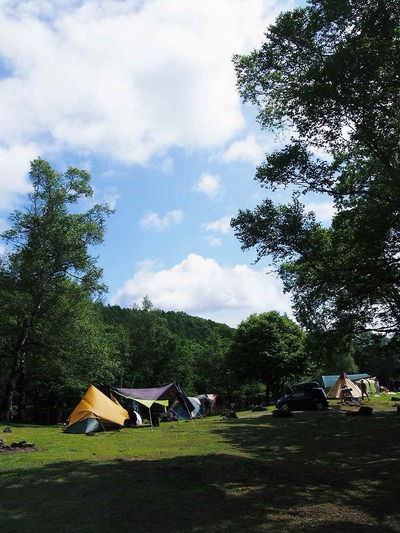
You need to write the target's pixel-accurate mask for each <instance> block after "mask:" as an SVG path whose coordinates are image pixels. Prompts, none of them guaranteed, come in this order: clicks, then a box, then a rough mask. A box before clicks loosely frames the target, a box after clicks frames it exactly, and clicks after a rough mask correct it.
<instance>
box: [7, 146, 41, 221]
mask: <svg viewBox="0 0 400 533" xmlns="http://www.w3.org/2000/svg"><path fill="white" fill-rule="evenodd" d="M37 155H38V154H37V147H36V146H35V145H34V144H28V145H14V146H12V147H10V148H0V190H1V194H0V211H10V210H11V209H13V207H14V206H15V203H16V201H17V197H18V195H25V194H26V193H27V192H29V191H30V189H31V185H30V182H29V181H28V179H27V178H28V173H29V169H30V161H32V160H33V159H35V158H36V157H37Z"/></svg>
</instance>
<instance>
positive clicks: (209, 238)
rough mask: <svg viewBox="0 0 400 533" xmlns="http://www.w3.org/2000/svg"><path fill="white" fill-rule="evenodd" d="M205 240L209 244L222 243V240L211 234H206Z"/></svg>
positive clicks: (216, 244) (218, 244)
mask: <svg viewBox="0 0 400 533" xmlns="http://www.w3.org/2000/svg"><path fill="white" fill-rule="evenodd" d="M206 241H207V242H208V244H209V245H210V246H221V244H222V240H221V239H219V238H218V237H213V236H211V235H208V236H207V237H206Z"/></svg>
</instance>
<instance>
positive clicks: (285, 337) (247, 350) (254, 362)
mask: <svg viewBox="0 0 400 533" xmlns="http://www.w3.org/2000/svg"><path fill="white" fill-rule="evenodd" d="M304 343H305V335H304V333H303V331H302V329H301V328H300V327H299V326H298V325H297V324H296V323H295V322H293V320H290V319H289V318H288V317H287V316H283V315H280V314H279V313H278V312H277V311H270V312H267V313H261V314H259V315H257V314H254V315H250V316H249V318H248V319H247V320H243V321H242V322H241V323H240V324H239V326H238V328H237V331H236V335H235V337H234V341H233V344H232V349H231V353H230V358H229V359H230V364H231V367H232V369H233V371H234V373H235V374H236V375H237V376H239V378H240V380H241V381H242V383H244V382H246V381H253V380H257V381H259V382H261V383H263V384H264V386H265V391H266V398H267V401H268V400H269V399H270V395H271V394H272V396H273V397H274V398H277V397H278V395H279V393H280V392H281V391H282V390H283V388H284V386H285V384H286V383H287V382H291V381H292V380H296V379H298V378H299V377H300V376H302V375H303V374H305V372H306V370H307V358H306V354H305V350H304V346H305V345H304Z"/></svg>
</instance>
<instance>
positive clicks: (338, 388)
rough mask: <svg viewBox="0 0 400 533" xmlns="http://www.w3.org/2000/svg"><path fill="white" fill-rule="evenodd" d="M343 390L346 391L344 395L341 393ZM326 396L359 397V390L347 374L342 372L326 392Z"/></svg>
mask: <svg viewBox="0 0 400 533" xmlns="http://www.w3.org/2000/svg"><path fill="white" fill-rule="evenodd" d="M343 390H345V391H346V395H343ZM327 396H328V398H342V397H343V396H345V397H346V396H347V397H350V398H360V397H361V390H360V389H359V388H358V387H357V385H356V384H355V383H353V381H351V379H350V378H349V377H348V376H347V374H346V373H345V372H342V373H341V374H340V376H339V377H338V379H337V380H336V383H335V384H334V385H333V386H332V388H331V390H330V391H329V392H328V395H327Z"/></svg>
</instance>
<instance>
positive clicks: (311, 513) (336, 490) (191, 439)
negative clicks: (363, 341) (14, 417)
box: [0, 398, 400, 533]
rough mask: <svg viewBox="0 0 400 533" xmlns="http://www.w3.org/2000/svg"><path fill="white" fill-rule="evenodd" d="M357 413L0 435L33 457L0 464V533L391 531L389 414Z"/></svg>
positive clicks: (398, 423)
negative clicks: (31, 447)
mask: <svg viewBox="0 0 400 533" xmlns="http://www.w3.org/2000/svg"><path fill="white" fill-rule="evenodd" d="M368 405H371V406H373V407H374V413H373V415H372V416H365V417H353V416H346V414H345V413H344V412H343V406H340V405H337V404H336V402H334V405H333V406H332V407H333V409H331V410H329V411H325V412H301V413H295V414H294V416H293V417H290V418H275V417H272V416H271V414H270V413H269V412H257V413H249V412H244V413H239V418H238V419H225V418H221V417H209V418H206V419H201V420H196V421H195V423H194V424H193V423H191V422H179V423H165V424H161V425H160V427H158V428H154V429H153V430H152V429H151V428H150V427H149V426H143V427H141V428H137V429H123V430H121V431H119V432H109V433H98V434H96V435H95V436H92V437H87V436H84V435H69V434H63V433H62V429H61V428H60V427H39V426H17V425H13V426H12V433H3V429H4V425H0V432H1V437H2V438H3V439H4V442H5V444H10V443H11V442H19V441H22V440H26V441H27V442H29V443H34V444H35V445H36V446H37V447H40V448H43V449H42V450H41V451H31V452H26V453H19V454H10V455H0V531H1V532H2V533H9V532H25V531H30V532H95V531H96V532H99V531H115V530H125V531H129V532H130V531H132V532H133V531H135V532H140V533H141V532H150V533H157V532H161V531H162V532H163V533H169V532H182V533H183V532H199V533H200V532H204V531H207V532H210V531H211V532H224V531H229V532H240V531H254V532H259V531H260V532H264V531H274V532H283V531H285V532H297V531H311V532H317V531H321V532H322V531H324V532H325V531H327V529H328V528H329V531H331V532H337V531H343V532H344V531H346V532H348V533H353V532H369V531H371V532H372V531H374V532H375V533H376V531H377V530H379V531H382V532H388V533H390V532H400V500H399V487H400V483H399V480H400V467H399V459H400V416H399V415H398V414H397V413H396V409H395V408H396V405H395V404H394V402H392V403H390V401H387V398H385V399H381V398H372V401H371V402H370V403H369V402H368ZM348 408H351V407H348ZM379 409H381V411H379Z"/></svg>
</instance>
